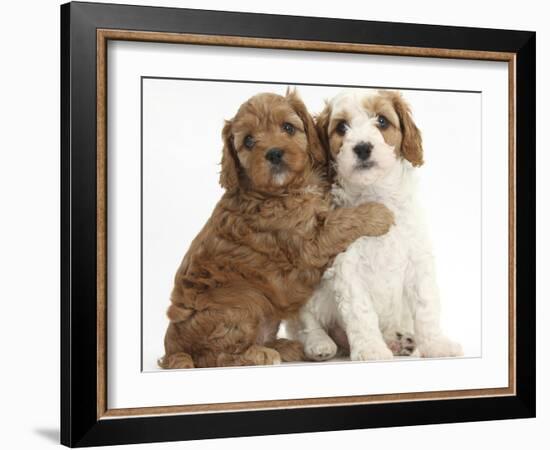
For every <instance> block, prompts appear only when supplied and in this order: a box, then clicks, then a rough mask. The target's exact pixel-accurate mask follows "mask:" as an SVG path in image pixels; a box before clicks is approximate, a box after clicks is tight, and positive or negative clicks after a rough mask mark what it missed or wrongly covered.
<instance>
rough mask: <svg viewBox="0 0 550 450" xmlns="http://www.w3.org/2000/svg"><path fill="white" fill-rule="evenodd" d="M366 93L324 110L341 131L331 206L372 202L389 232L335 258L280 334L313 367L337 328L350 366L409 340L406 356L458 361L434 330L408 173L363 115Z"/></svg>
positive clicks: (433, 289) (425, 244)
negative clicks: (390, 223) (364, 159)
mask: <svg viewBox="0 0 550 450" xmlns="http://www.w3.org/2000/svg"><path fill="white" fill-rule="evenodd" d="M364 95H377V94H370V93H369V94H366V93H361V94H357V93H349V92H345V93H342V94H340V95H338V96H337V97H335V98H334V99H333V100H332V101H331V103H330V105H331V109H332V114H333V115H334V114H336V113H338V112H340V113H341V112H342V110H345V111H346V116H347V117H348V121H349V129H348V132H347V133H346V135H345V138H344V141H343V144H342V147H341V150H340V152H339V153H338V154H337V157H336V161H335V168H336V173H337V176H336V182H335V184H334V185H333V188H332V194H333V197H334V204H335V206H336V207H340V206H355V205H358V204H361V203H365V202H370V201H376V202H380V203H383V204H385V205H386V206H387V207H388V208H390V209H391V210H392V211H393V213H394V215H395V226H394V227H393V228H392V229H391V231H390V232H389V233H388V234H386V235H384V236H381V237H362V238H360V239H358V240H357V241H355V242H354V243H353V244H352V245H351V246H350V247H349V248H348V250H347V251H346V252H344V253H341V254H340V255H338V256H337V257H336V259H335V261H334V263H333V264H332V266H331V267H330V268H329V269H328V270H327V271H326V273H325V274H324V276H323V280H322V282H321V284H320V285H319V287H318V288H317V290H316V291H315V293H314V295H313V296H312V298H311V299H310V300H309V302H308V303H307V304H306V305H305V306H304V307H303V308H302V310H301V311H300V314H299V319H298V320H296V321H293V322H291V323H288V324H287V329H288V330H289V332H290V333H291V334H292V335H294V338H296V339H299V340H301V341H302V343H303V344H304V349H305V353H306V355H307V356H308V357H309V358H310V359H313V360H327V359H330V358H332V357H333V356H334V355H335V354H336V352H337V345H336V343H335V342H334V341H333V340H332V339H331V337H329V335H328V332H329V331H330V330H331V329H332V328H335V327H340V328H342V329H343V330H344V331H345V333H346V335H347V338H348V342H349V346H350V357H351V359H352V360H355V361H364V360H378V359H391V358H393V353H392V350H390V347H391V348H394V344H395V341H396V339H397V338H396V336H399V334H398V333H400V334H404V333H412V334H414V339H415V341H416V345H417V348H416V351H415V353H414V355H420V356H422V357H447V356H459V355H461V354H462V349H461V346H460V345H459V344H457V343H455V342H453V341H451V340H450V339H448V338H447V337H446V336H445V334H444V333H443V331H442V330H441V327H440V320H439V317H440V301H439V292H438V287H437V283H436V275H435V265H434V258H433V254H432V250H431V243H430V240H429V236H428V233H427V226H426V223H425V221H424V218H423V215H422V212H421V208H420V206H419V204H418V201H417V198H416V182H415V175H416V173H415V172H416V170H417V169H415V168H413V166H412V165H411V164H410V163H409V161H407V160H405V159H404V158H402V157H401V156H398V155H397V154H396V152H395V151H394V148H393V146H390V145H388V144H386V142H385V140H384V138H383V135H382V133H381V132H380V130H379V128H378V127H377V126H376V117H375V116H373V115H372V114H370V113H369V112H368V111H365V110H364V108H363V107H362V105H363V104H364V102H363V100H364V97H363V96H364ZM359 142H370V143H371V144H372V145H373V148H372V153H371V156H370V159H369V161H372V162H373V163H374V166H373V167H372V168H368V169H363V170H360V169H358V168H357V159H356V158H357V157H356V155H355V154H354V153H353V147H354V146H355V145H356V144H357V143H359Z"/></svg>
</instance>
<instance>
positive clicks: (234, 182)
mask: <svg viewBox="0 0 550 450" xmlns="http://www.w3.org/2000/svg"><path fill="white" fill-rule="evenodd" d="M231 125H232V122H231V121H230V120H226V121H225V125H224V127H223V130H222V139H223V152H222V162H221V166H222V170H221V172H220V185H221V186H222V187H223V188H224V189H225V190H227V191H233V190H235V189H237V187H238V186H239V169H238V168H239V162H238V161H237V155H236V153H235V147H234V145H233V136H232V134H231Z"/></svg>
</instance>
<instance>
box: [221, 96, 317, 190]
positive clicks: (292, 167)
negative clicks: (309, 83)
mask: <svg viewBox="0 0 550 450" xmlns="http://www.w3.org/2000/svg"><path fill="white" fill-rule="evenodd" d="M222 134H223V138H224V143H225V146H224V152H223V157H222V172H221V175H220V183H221V185H222V186H223V187H225V188H226V189H227V190H233V189H236V188H237V187H238V186H240V187H241V188H244V189H251V190H256V191H261V192H279V191H284V189H285V188H288V187H290V186H299V185H300V184H301V183H302V182H303V180H304V177H305V175H306V174H307V173H309V172H310V171H311V170H312V167H313V165H314V164H315V163H324V153H323V150H322V148H321V145H320V143H319V140H318V137H317V132H316V130H315V126H314V123H313V119H312V118H311V116H310V114H309V113H308V112H307V110H306V107H305V105H304V104H303V102H302V101H301V100H300V98H299V97H298V95H297V94H296V92H295V91H289V92H287V94H286V96H284V97H283V96H280V95H276V94H270V93H265V94H258V95H255V96H254V97H252V98H250V99H249V100H248V101H246V102H245V103H243V104H242V105H241V107H240V108H239V110H238V112H237V114H236V115H235V117H234V118H233V119H231V120H230V121H227V122H226V125H225V127H224V130H223V133H222Z"/></svg>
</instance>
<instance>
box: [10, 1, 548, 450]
mask: <svg viewBox="0 0 550 450" xmlns="http://www.w3.org/2000/svg"><path fill="white" fill-rule="evenodd" d="M133 3H138V4H147V3H149V4H152V3H153V2H143V1H139V0H134V1H133ZM155 4H158V5H160V4H162V5H166V6H188V7H195V8H201V7H202V8H211V9H227V8H228V7H231V8H232V9H234V10H242V11H256V12H273V13H281V14H303V15H318V16H326V17H330V16H332V17H347V18H355V19H357V18H359V19H365V20H366V19H371V20H385V21H403V22H417V23H431V24H446V25H465V26H479V27H495V28H510V29H530V30H536V31H537V45H538V49H537V55H538V58H539V59H538V62H537V79H538V80H539V83H538V86H537V92H538V95H537V97H538V102H537V103H538V106H537V110H538V111H537V113H538V118H537V124H538V125H539V126H538V129H539V133H538V139H537V148H538V155H537V157H538V161H537V167H538V170H537V171H538V177H537V184H538V199H537V203H538V205H537V209H538V224H537V225H538V226H537V229H538V230H544V229H546V230H547V229H549V228H550V210H549V208H548V201H547V199H545V197H544V195H543V194H544V193H548V191H549V189H550V180H549V179H548V177H544V173H545V168H546V167H547V166H548V164H550V156H548V153H547V152H544V151H543V149H545V148H548V145H549V144H550V142H549V140H548V137H547V135H545V134H544V129H545V128H544V127H543V126H542V125H543V124H544V123H546V122H547V121H548V117H547V113H545V115H543V114H542V113H543V105H544V104H545V102H546V101H547V100H549V95H548V94H549V91H548V85H547V83H545V80H547V79H548V77H549V75H550V73H549V70H548V69H549V67H548V58H547V56H545V55H547V54H548V52H549V50H550V34H549V32H548V28H547V26H546V25H547V24H546V21H547V14H546V13H545V11H544V10H543V6H542V5H543V3H541V2H535V1H529V0H526V1H524V2H522V3H521V5H518V3H517V2H501V3H499V14H495V12H494V7H495V6H494V4H493V3H491V2H486V3H480V2H479V1H472V0H463V1H462V2H461V3H460V5H456V7H455V8H453V7H451V6H449V5H447V4H443V3H441V2H435V1H433V2H428V1H426V2H420V1H417V2H408V1H404V0H394V2H392V4H391V7H388V4H387V3H379V2H378V3H377V2H374V3H371V2H369V4H368V5H367V4H365V5H364V6H363V5H360V4H359V3H357V2H353V1H351V0H349V1H345V0H342V1H341V2H339V3H338V4H337V5H338V7H337V8H335V3H334V2H328V1H327V2H317V3H315V7H314V8H312V7H311V6H310V4H306V3H304V4H298V3H297V2H295V1H291V0H279V1H278V2H269V3H265V4H261V5H260V4H258V3H257V2H252V1H237V0H234V1H233V2H231V4H230V5H229V4H227V2H222V1H213V0H203V1H162V2H156V3H155ZM58 5H59V3H58V2H57V1H49V0H48V1H40V2H38V1H32V2H12V3H9V4H7V5H5V6H4V9H3V14H4V17H5V18H9V20H7V21H5V23H4V25H3V27H2V29H1V31H0V32H1V33H2V36H1V37H2V39H1V40H0V42H2V44H1V45H2V51H3V56H4V58H3V61H4V62H5V63H4V64H3V67H2V68H3V70H2V71H1V72H0V79H1V82H2V83H1V86H3V90H2V93H1V102H2V103H1V104H2V108H0V115H1V119H2V120H1V123H2V127H1V129H0V130H1V133H2V145H1V150H0V151H1V152H2V153H1V154H2V164H1V165H0V192H1V194H0V195H1V197H0V199H1V201H2V206H3V210H2V222H1V224H0V249H1V252H0V264H1V267H0V269H1V273H2V283H1V285H0V286H1V287H0V289H1V291H0V298H1V299H2V314H0V338H1V341H0V342H2V350H3V358H2V362H1V363H0V364H2V367H1V368H2V385H1V386H2V388H1V391H0V394H1V398H2V410H1V411H2V413H1V414H2V419H3V422H2V423H3V425H4V426H3V427H2V429H3V430H2V434H1V436H0V443H1V444H2V445H3V446H5V447H7V448H33V449H39V448H44V447H49V446H53V445H56V442H57V440H58V422H59V412H58V405H59V401H58V399H59V389H58V386H59V382H58V380H59V355H58V347H59V300H58V299H59V269H58V267H59V266H58V262H59V232H58V230H59V200H58V199H59V181H58V180H59V119H58V116H59V106H58V104H59V101H58V99H59V90H58V87H59V50H58V48H59V11H58ZM23 30H24V32H22V31H23ZM537 242H538V245H537V248H538V251H537V260H538V261H537V267H538V269H537V275H538V276H537V278H538V286H537V288H538V289H537V294H538V295H537V298H538V300H539V301H538V302H537V303H538V305H537V306H538V314H537V319H538V320H537V322H538V325H539V326H538V333H537V334H538V340H539V342H540V343H542V342H545V341H547V340H548V339H549V338H550V334H549V331H548V328H547V327H546V329H543V328H542V325H543V324H544V323H545V322H547V315H548V312H549V310H548V306H547V304H545V302H544V301H543V300H545V299H546V298H548V296H549V295H550V289H549V288H550V284H549V280H548V277H547V276H546V275H547V273H548V264H549V263H550V261H548V256H547V255H548V250H550V246H549V244H550V241H549V239H548V237H547V235H546V234H544V233H539V236H538V241H537ZM537 353H538V355H537V356H538V379H539V380H540V379H547V378H548V375H549V372H548V369H549V365H548V363H549V355H548V352H545V351H544V348H543V346H542V345H539V346H538V351H537ZM538 399H539V407H538V418H537V419H534V420H515V421H506V422H481V423H471V424H451V425H434V426H424V427H409V428H399V429H396V428H393V429H379V430H359V431H348V432H335V433H322V434H321V433H317V434H308V435H289V436H268V437H257V438H246V439H225V440H223V441H204V442H191V443H186V444H181V443H167V444H157V445H141V446H139V447H137V446H136V448H182V447H183V446H185V447H184V448H187V449H194V448H196V449H203V450H204V449H216V448H219V447H220V445H223V446H224V448H226V449H228V450H232V449H239V450H241V449H256V448H258V447H262V448H265V449H271V448H273V449H275V448H281V447H288V448H306V447H310V446H317V447H320V448H334V447H335V446H342V445H345V446H346V447H347V448H361V449H363V448H365V446H366V445H368V446H373V447H374V446H381V445H384V446H385V447H388V446H389V447H390V448H398V447H400V446H407V448H417V447H418V448H420V447H421V448H423V449H440V448H446V449H461V450H462V449H463V448H464V447H466V446H471V445H475V446H476V447H481V448H482V447H487V446H490V447H491V448H499V449H517V448H518V447H520V446H524V445H525V444H526V442H530V441H531V442H533V446H534V447H535V448H540V447H542V444H540V442H545V441H547V431H546V430H547V427H548V426H549V425H550V409H549V407H548V399H549V390H548V385H547V383H539V386H538ZM537 442H538V444H537ZM128 448H130V447H128Z"/></svg>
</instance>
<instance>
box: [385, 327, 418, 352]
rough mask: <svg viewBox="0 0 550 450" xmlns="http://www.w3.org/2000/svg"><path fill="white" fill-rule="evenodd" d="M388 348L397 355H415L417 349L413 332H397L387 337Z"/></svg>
mask: <svg viewBox="0 0 550 450" xmlns="http://www.w3.org/2000/svg"><path fill="white" fill-rule="evenodd" d="M386 344H387V345H388V348H389V349H390V350H391V351H392V353H393V354H394V355H395V356H413V355H414V354H415V350H416V342H415V339H414V336H413V335H412V334H411V333H405V332H403V333H401V332H399V331H397V332H395V333H394V334H393V336H390V337H389V338H387V339H386Z"/></svg>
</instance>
